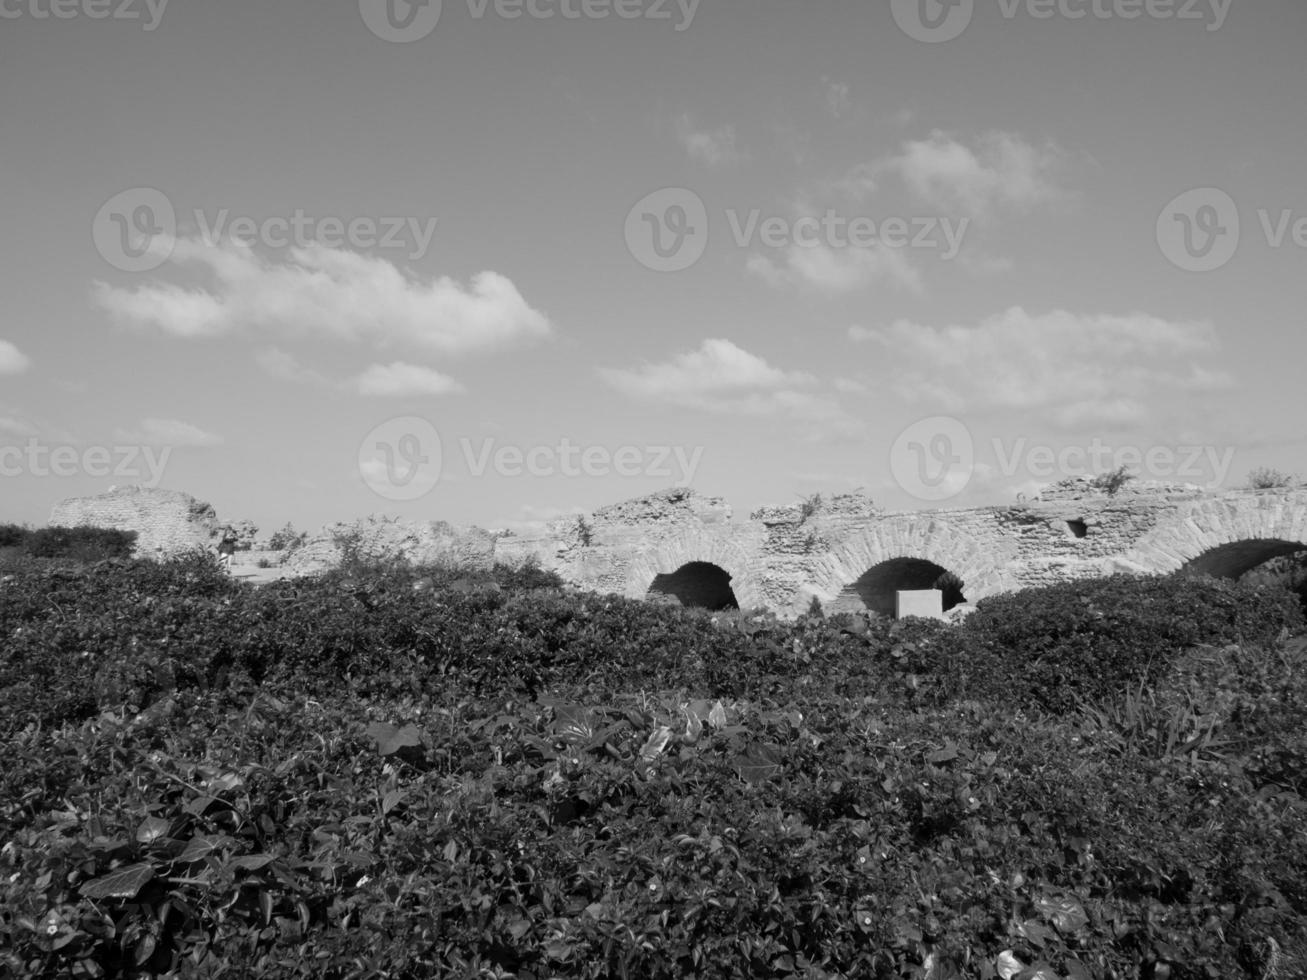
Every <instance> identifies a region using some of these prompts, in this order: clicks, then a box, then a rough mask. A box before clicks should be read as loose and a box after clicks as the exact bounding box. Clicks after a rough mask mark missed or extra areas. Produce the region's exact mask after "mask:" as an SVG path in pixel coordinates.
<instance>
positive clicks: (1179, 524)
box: [1125, 490, 1307, 578]
mask: <svg viewBox="0 0 1307 980" xmlns="http://www.w3.org/2000/svg"><path fill="white" fill-rule="evenodd" d="M1303 549H1307V492H1303V491H1295V492H1291V493H1285V492H1284V491H1283V490H1278V491H1247V492H1245V493H1241V494H1238V495H1228V496H1224V497H1219V498H1216V499H1211V500H1198V501H1194V502H1193V503H1190V504H1186V505H1183V506H1181V507H1179V508H1177V509H1176V510H1175V511H1173V512H1171V513H1169V514H1165V515H1163V516H1162V517H1161V519H1160V520H1159V521H1158V524H1157V526H1156V527H1155V528H1153V530H1152V531H1150V532H1149V533H1148V534H1146V535H1144V537H1142V538H1140V539H1139V540H1138V541H1137V542H1136V543H1135V545H1134V547H1133V548H1131V549H1130V551H1129V552H1128V553H1127V554H1126V556H1125V563H1126V564H1127V565H1129V566H1131V567H1134V568H1136V569H1138V570H1140V571H1144V572H1152V573H1154V574H1157V575H1166V574H1168V573H1171V572H1181V573H1184V574H1194V575H1217V576H1221V577H1229V578H1234V577H1237V576H1239V575H1241V574H1243V573H1244V572H1247V571H1248V570H1250V569H1252V568H1254V567H1255V566H1257V565H1260V564H1261V563H1262V562H1264V561H1267V560H1269V559H1271V558H1276V557H1279V556H1281V555H1287V554H1292V553H1294V552H1296V551H1301V550H1303Z"/></svg>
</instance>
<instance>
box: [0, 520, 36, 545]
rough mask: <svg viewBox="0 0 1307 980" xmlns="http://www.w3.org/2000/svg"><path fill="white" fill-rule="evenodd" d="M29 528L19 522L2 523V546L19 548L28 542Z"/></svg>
mask: <svg viewBox="0 0 1307 980" xmlns="http://www.w3.org/2000/svg"><path fill="white" fill-rule="evenodd" d="M31 533H32V532H31V530H30V529H29V528H25V527H19V526H18V525H17V524H0V548H17V547H21V546H22V545H23V544H25V543H26V542H27V538H28V535H30V534H31Z"/></svg>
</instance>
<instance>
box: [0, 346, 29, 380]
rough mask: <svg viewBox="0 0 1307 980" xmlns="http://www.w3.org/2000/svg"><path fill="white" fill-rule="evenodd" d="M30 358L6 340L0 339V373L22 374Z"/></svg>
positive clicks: (27, 366)
mask: <svg viewBox="0 0 1307 980" xmlns="http://www.w3.org/2000/svg"><path fill="white" fill-rule="evenodd" d="M31 366H32V361H31V359H30V358H29V357H28V356H27V355H26V354H24V353H23V352H22V351H20V350H19V349H18V348H17V347H15V346H14V345H13V344H11V343H10V342H9V341H7V340H0V374H22V373H23V372H24V371H26V370H27V369H28V368H29V367H31Z"/></svg>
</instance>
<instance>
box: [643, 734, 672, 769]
mask: <svg viewBox="0 0 1307 980" xmlns="http://www.w3.org/2000/svg"><path fill="white" fill-rule="evenodd" d="M671 737H672V730H671V729H670V728H668V727H667V726H666V725H659V726H658V730H657V731H655V732H654V733H653V734H652V735H650V736H649V738H648V739H647V740H646V741H645V743H644V748H642V749H641V750H640V758H641V759H643V760H644V761H645V762H652V761H653V760H654V759H656V758H658V757H659V756H660V755H662V754H663V751H664V750H665V749H666V748H667V742H668V741H669V740H670V739H671Z"/></svg>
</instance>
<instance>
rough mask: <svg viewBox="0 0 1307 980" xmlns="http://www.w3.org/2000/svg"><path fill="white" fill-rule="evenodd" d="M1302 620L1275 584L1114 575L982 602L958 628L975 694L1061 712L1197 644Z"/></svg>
mask: <svg viewBox="0 0 1307 980" xmlns="http://www.w3.org/2000/svg"><path fill="white" fill-rule="evenodd" d="M1302 622H1303V614H1302V609H1301V606H1300V605H1299V604H1298V602H1297V601H1296V598H1295V597H1294V596H1293V595H1292V594H1291V593H1289V592H1287V591H1286V590H1284V589H1281V588H1271V587H1258V586H1249V585H1243V584H1240V583H1236V582H1231V581H1228V580H1219V579H1211V578H1204V577H1181V576H1172V577H1167V578H1133V577H1130V576H1114V577H1111V578H1105V579H1092V580H1086V581H1078V582H1065V583H1060V584H1058V585H1051V586H1048V587H1046V588H1041V589H1028V590H1026V591H1023V592H1019V593H1011V594H1008V595H1003V596H995V597H992V598H989V599H985V600H982V601H981V602H980V603H979V604H978V605H977V608H976V611H975V612H974V613H973V614H972V615H971V616H969V617H968V618H967V619H966V620H965V621H964V622H963V624H962V625H961V626H960V627H959V630H958V634H957V635H958V638H959V646H958V650H957V656H959V657H962V658H964V659H965V660H966V661H967V662H968V663H970V664H972V665H973V666H974V668H975V670H974V673H973V675H972V676H973V677H974V678H975V681H974V683H975V686H974V687H973V689H972V691H971V693H972V694H973V695H977V696H978V695H981V694H984V695H988V696H1000V695H1002V694H1004V692H1006V694H1007V696H1009V697H1013V698H1016V699H1018V700H1022V701H1026V700H1029V701H1031V702H1033V703H1036V704H1038V705H1040V706H1041V707H1044V708H1047V709H1049V710H1054V711H1060V710H1065V709H1067V708H1069V707H1071V706H1073V705H1074V704H1077V703H1079V702H1080V701H1081V700H1083V699H1089V700H1094V699H1100V698H1104V697H1114V696H1117V695H1119V694H1121V693H1122V692H1123V691H1125V690H1126V689H1127V688H1128V687H1130V686H1131V685H1132V684H1134V683H1136V682H1138V681H1139V680H1140V679H1143V680H1145V681H1146V682H1148V683H1151V682H1152V681H1153V680H1155V679H1156V678H1157V677H1158V676H1159V675H1160V673H1161V672H1162V671H1164V670H1165V669H1166V668H1167V667H1168V666H1169V664H1170V663H1171V661H1172V660H1173V658H1174V657H1175V656H1176V655H1177V654H1178V653H1179V652H1180V651H1182V650H1185V649H1187V648H1189V647H1192V646H1194V645H1196V644H1199V643H1214V644H1218V645H1221V644H1226V643H1240V642H1253V643H1256V642H1267V641H1270V640H1273V639H1274V638H1276V637H1277V636H1278V635H1279V634H1280V632H1281V630H1283V629H1285V628H1296V627H1298V626H1300V625H1301V624H1302Z"/></svg>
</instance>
